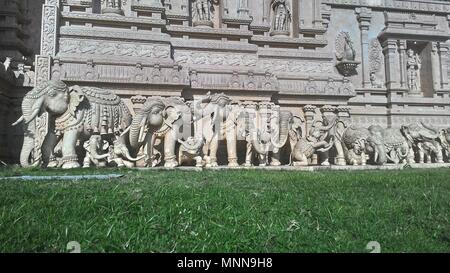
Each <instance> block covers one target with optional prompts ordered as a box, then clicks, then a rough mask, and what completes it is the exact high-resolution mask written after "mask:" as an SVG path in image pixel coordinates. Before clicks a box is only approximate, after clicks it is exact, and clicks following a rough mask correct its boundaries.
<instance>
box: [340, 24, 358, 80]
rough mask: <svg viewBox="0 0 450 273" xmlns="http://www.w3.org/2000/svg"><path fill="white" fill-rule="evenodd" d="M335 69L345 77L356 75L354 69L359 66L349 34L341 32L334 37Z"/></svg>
mask: <svg viewBox="0 0 450 273" xmlns="http://www.w3.org/2000/svg"><path fill="white" fill-rule="evenodd" d="M335 45H336V60H337V63H336V67H337V69H338V71H339V72H340V73H341V74H342V75H344V76H345V77H349V76H353V75H355V74H356V67H357V66H358V65H359V64H360V62H357V61H356V60H355V59H356V51H355V49H354V47H353V41H352V39H351V38H350V33H348V32H347V31H341V32H339V33H338V35H337V36H336V41H335Z"/></svg>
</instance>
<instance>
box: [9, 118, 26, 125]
mask: <svg viewBox="0 0 450 273" xmlns="http://www.w3.org/2000/svg"><path fill="white" fill-rule="evenodd" d="M24 119H25V117H24V116H23V115H22V116H21V117H20V118H19V119H18V120H17V121H16V122H14V123H13V124H12V126H16V125H17V124H19V123H21V122H22V121H23V120H24Z"/></svg>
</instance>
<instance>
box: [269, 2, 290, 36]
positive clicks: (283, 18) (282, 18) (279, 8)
mask: <svg viewBox="0 0 450 273" xmlns="http://www.w3.org/2000/svg"><path fill="white" fill-rule="evenodd" d="M271 9H272V11H273V15H274V16H273V22H272V24H273V26H272V27H273V30H274V31H289V25H290V22H291V19H292V15H291V8H290V3H289V0H273V1H272V4H271Z"/></svg>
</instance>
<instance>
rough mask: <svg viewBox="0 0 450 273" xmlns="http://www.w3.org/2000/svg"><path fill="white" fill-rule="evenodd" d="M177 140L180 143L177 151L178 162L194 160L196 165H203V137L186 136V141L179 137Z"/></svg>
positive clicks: (190, 162) (186, 162)
mask: <svg viewBox="0 0 450 273" xmlns="http://www.w3.org/2000/svg"><path fill="white" fill-rule="evenodd" d="M178 142H179V143H180V144H181V146H180V149H179V152H178V158H179V164H180V165H183V164H184V163H185V164H192V162H193V161H194V162H195V166H196V167H203V158H202V148H203V139H202V138H199V139H196V138H194V137H188V139H187V140H186V141H183V140H181V139H179V140H178Z"/></svg>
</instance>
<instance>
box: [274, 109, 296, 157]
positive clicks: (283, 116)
mask: <svg viewBox="0 0 450 273" xmlns="http://www.w3.org/2000/svg"><path fill="white" fill-rule="evenodd" d="M291 120H292V113H290V112H280V124H279V126H280V135H279V136H276V137H277V139H273V137H272V144H273V146H274V147H275V148H277V149H281V148H283V147H284V145H286V142H287V140H288V138H289V123H290V122H291Z"/></svg>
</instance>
